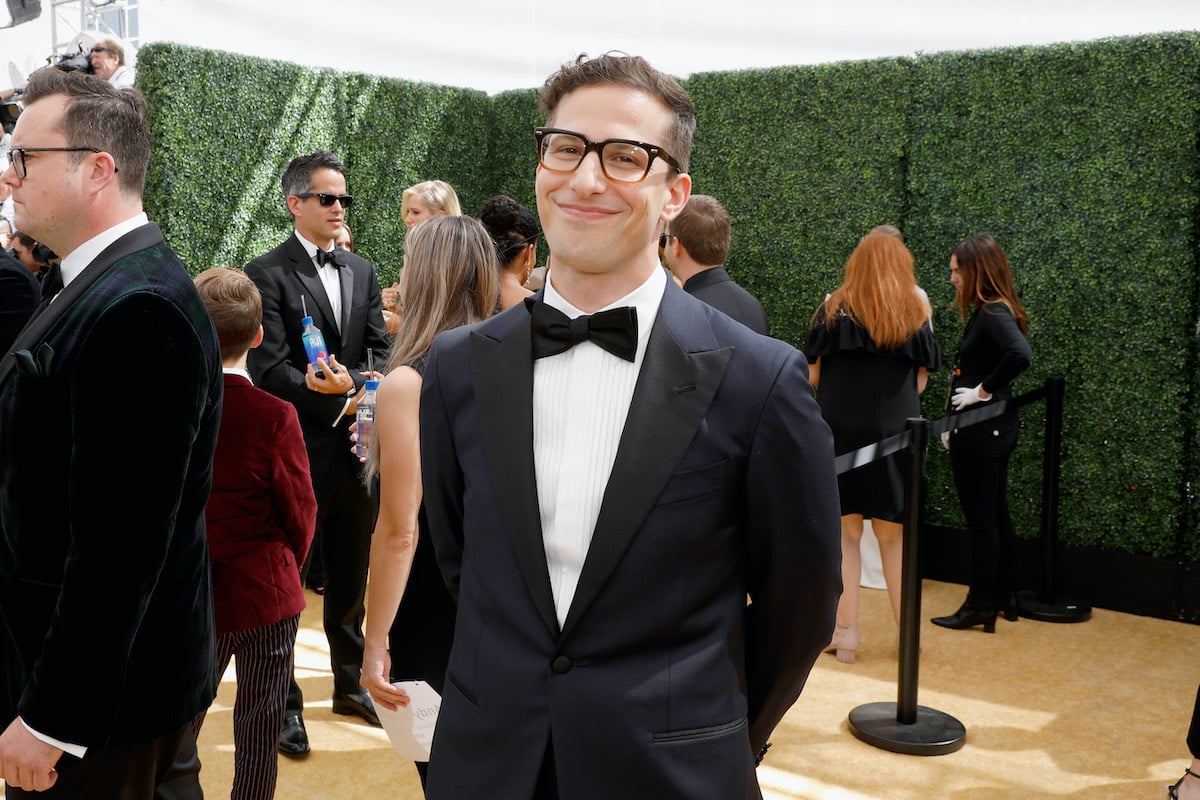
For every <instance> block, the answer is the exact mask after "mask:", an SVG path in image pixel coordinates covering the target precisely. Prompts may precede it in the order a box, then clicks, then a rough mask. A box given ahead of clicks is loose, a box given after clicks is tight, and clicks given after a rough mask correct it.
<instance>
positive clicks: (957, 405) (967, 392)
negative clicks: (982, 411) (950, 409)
mask: <svg viewBox="0 0 1200 800" xmlns="http://www.w3.org/2000/svg"><path fill="white" fill-rule="evenodd" d="M981 392H983V384H982V383H981V384H979V385H978V386H976V387H975V388H973V389H968V388H967V387H965V386H962V387H959V388H958V389H955V390H954V397H951V398H950V405H952V406H954V410H955V411H962V410H963V409H964V408H966V407H967V406H973V405H975V404H976V403H986V402H987V401H988V400H991V399H992V396H991V395H990V394H989V395H988V396H987V397H982V396H981Z"/></svg>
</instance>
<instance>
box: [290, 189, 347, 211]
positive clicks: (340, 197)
mask: <svg viewBox="0 0 1200 800" xmlns="http://www.w3.org/2000/svg"><path fill="white" fill-rule="evenodd" d="M296 197H299V198H301V199H304V198H307V197H315V198H317V202H318V203H320V204H321V205H322V206H324V207H325V208H329V207H330V206H331V205H333V203H334V201H335V200H336V201H337V202H339V203H341V204H342V208H349V207H350V206H351V205H353V203H354V196H353V195H349V194H326V193H325V192H300V193H299V194H297V195H296Z"/></svg>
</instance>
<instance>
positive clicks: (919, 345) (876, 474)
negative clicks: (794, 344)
mask: <svg viewBox="0 0 1200 800" xmlns="http://www.w3.org/2000/svg"><path fill="white" fill-rule="evenodd" d="M804 354H805V356H807V357H808V360H809V361H810V362H811V361H815V360H816V359H817V358H820V359H821V376H820V387H819V388H818V390H817V403H818V404H819V405H820V406H821V413H822V415H823V416H824V417H825V421H826V422H827V423H829V427H830V428H832V429H833V444H834V450H835V452H836V453H837V455H841V454H843V453H847V452H850V451H851V450H855V449H857V448H859V447H862V446H863V445H867V444H871V443H872V442H877V441H879V440H880V439H883V438H885V437H888V436H891V435H893V434H896V433H900V432H901V431H903V430H904V424H905V420H907V419H908V418H909V417H915V416H919V415H920V413H921V402H920V397H919V395H918V394H917V370H918V368H920V367H925V368H926V369H928V370H929V371H930V372H936V371H937V370H938V369H941V365H942V357H941V351H940V349H939V348H938V343H937V339H936V338H935V337H934V335H933V328H932V327H931V326H930V324H929V322H926V323H925V324H924V325H923V326H922V327H921V329H920V330H919V331H917V333H916V334H914V335H913V336H912V338H910V339H909V340H908V341H907V342H905V343H904V345H903V346H902V347H900V348H899V349H898V350H880V349H878V348H876V347H875V345H874V344H873V343H872V342H871V337H870V335H868V333H867V330H866V328H864V327H862V326H861V325H859V324H858V323H857V322H855V321H854V320H852V319H851V318H850V317H849V316H847V315H846V314H845V312H844V311H840V310H839V312H838V320H837V324H836V325H834V327H833V329H832V330H831V329H829V328H828V327H826V325H825V312H824V308H823V307H822V308H821V309H820V310H819V311H818V314H817V319H816V321H815V322H814V324H813V327H812V329H811V330H810V331H809V332H808V339H807V341H806V342H805V345H804ZM903 457H904V454H903V453H897V454H894V455H891V456H888V457H887V458H884V459H882V460H879V461H874V462H872V463H870V464H867V465H866V466H863V467H859V468H858V469H854V470H851V471H849V472H846V473H843V474H842V475H839V476H838V489H839V491H840V492H841V501H842V514H843V515H846V514H862V515H863V516H864V517H869V518H878V519H884V520H888V521H891V522H900V521H901V520H902V519H903V514H904V466H903V460H902V459H903Z"/></svg>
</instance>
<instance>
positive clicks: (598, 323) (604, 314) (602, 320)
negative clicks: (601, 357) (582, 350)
mask: <svg viewBox="0 0 1200 800" xmlns="http://www.w3.org/2000/svg"><path fill="white" fill-rule="evenodd" d="M525 303H526V305H527V306H528V307H529V314H530V317H531V324H532V327H533V357H534V358H545V357H546V356H553V355H558V354H559V353H564V352H566V351H567V350H570V349H571V348H572V347H574V346H575V345H577V344H579V343H580V342H583V341H589V340H590V341H591V342H593V343H594V344H596V345H598V346H600V347H602V348H604V349H605V350H607V351H608V352H610V353H612V354H613V355H614V356H616V357H618V358H623V359H625V360H626V361H633V360H634V357H635V355H636V354H637V311H635V310H634V308H633V307H632V306H622V307H621V308H610V309H609V310H607V311H597V312H596V313H595V314H584V315H582V316H578V317H576V318H575V319H571V318H570V317H568V316H567V315H566V314H564V313H563V312H561V311H559V310H558V309H557V308H555V307H554V306H550V305H546V303H545V302H544V301H542V300H534V299H532V298H531V299H529V300H526V301H525Z"/></svg>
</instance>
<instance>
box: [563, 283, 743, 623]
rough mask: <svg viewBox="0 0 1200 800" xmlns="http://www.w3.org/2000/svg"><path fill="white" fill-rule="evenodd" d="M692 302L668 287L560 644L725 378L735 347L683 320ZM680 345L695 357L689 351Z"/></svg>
mask: <svg viewBox="0 0 1200 800" xmlns="http://www.w3.org/2000/svg"><path fill="white" fill-rule="evenodd" d="M698 302H699V301H696V300H692V299H691V298H689V297H687V296H686V295H683V292H682V290H681V289H679V288H678V287H676V286H675V285H673V284H670V285H668V287H667V292H666V294H665V295H664V297H663V303H662V306H661V307H660V310H659V315H658V317H656V318H655V320H654V327H653V329H652V330H651V332H650V341H649V342H648V343H647V345H646V355H645V360H644V361H643V363H642V370H641V373H640V374H639V375H638V380H637V385H636V386H635V388H634V391H633V400H632V401H631V402H630V405H629V416H628V417H627V418H626V421H625V429H624V430H623V431H622V433H621V443H620V444H619V445H618V447H617V458H616V461H615V462H614V463H613V470H612V476H611V477H610V478H609V481H608V486H607V487H605V490H604V501H603V503H602V504H601V506H600V514H599V516H598V518H597V519H596V528H595V532H594V533H593V534H592V541H591V545H590V546H589V547H588V553H587V557H586V558H585V559H584V562H583V571H582V572H581V574H580V576H579V584H578V586H577V587H576V589H575V596H574V598H572V600H571V608H570V610H569V611H568V612H567V619H566V622H565V623H564V624H563V631H562V638H566V637H567V636H568V635H570V633H571V629H572V628H573V627H574V626H575V624H576V623H577V622H578V621H579V619H580V618H581V617H582V616H583V615H584V613H585V612H586V611H587V608H588V606H589V605H591V603H592V601H593V600H595V599H596V595H598V594H599V593H600V590H601V589H602V588H603V586H604V584H605V583H606V582H607V581H608V579H609V576H610V575H612V572H613V570H614V569H616V567H617V564H618V563H619V562H620V560H621V557H622V556H623V555H624V554H625V551H626V550H627V549H628V548H629V544H630V543H631V542H632V541H633V537H634V536H635V535H637V532H638V530H640V529H641V527H642V523H643V522H644V521H645V519H646V516H647V515H648V514H649V512H650V508H651V507H652V506H653V505H654V502H655V501H656V500H657V499H658V496H659V495H660V494H661V493H662V490H663V488H664V487H665V486H666V484H667V482H668V480H670V478H671V475H672V474H673V473H674V472H675V470H676V469H677V468H678V466H679V462H680V460H681V459H682V458H683V454H684V452H685V451H686V450H687V447H688V445H689V444H690V443H691V441H692V439H693V437H694V436H695V435H696V429H697V428H698V427H699V426H700V423H701V422H702V421H703V419H704V415H705V413H706V412H707V411H708V407H709V405H710V404H711V403H712V399H713V396H714V395H715V394H716V392H717V389H718V388H719V387H720V385H721V380H722V378H723V377H724V376H725V368H726V367H727V366H728V364H729V359H730V357H732V355H733V348H730V347H725V348H721V349H714V348H716V346H717V345H716V341H715V339H714V337H713V335H712V331H711V329H709V328H708V323H707V320H706V319H705V318H704V316H703V314H695V313H693V314H690V315H689V314H688V313H687V305H688V304H690V303H698ZM689 316H690V317H691V319H690V320H689V319H688V317H689ZM676 334H680V337H679V340H677V339H676ZM681 341H682V342H684V343H686V344H687V345H690V349H693V350H697V351H699V352H688V350H686V349H684V346H681V344H680V342H681Z"/></svg>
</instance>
